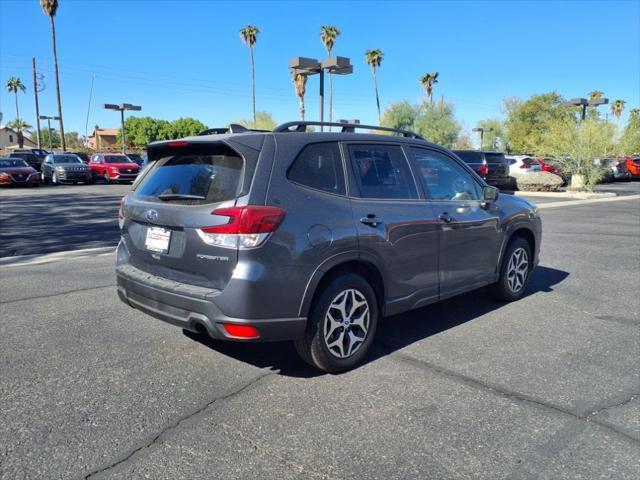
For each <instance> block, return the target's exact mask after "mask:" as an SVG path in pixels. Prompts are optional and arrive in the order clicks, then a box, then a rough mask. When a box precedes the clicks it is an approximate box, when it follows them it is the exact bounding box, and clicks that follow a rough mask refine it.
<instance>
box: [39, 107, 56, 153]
mask: <svg viewBox="0 0 640 480" xmlns="http://www.w3.org/2000/svg"><path fill="white" fill-rule="evenodd" d="M38 118H39V119H40V120H46V121H47V128H48V130H49V150H50V151H51V152H53V146H52V145H53V144H52V143H51V142H52V138H53V135H52V134H51V120H60V117H49V116H47V115H40V116H39V117H38Z"/></svg>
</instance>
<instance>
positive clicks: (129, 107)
mask: <svg viewBox="0 0 640 480" xmlns="http://www.w3.org/2000/svg"><path fill="white" fill-rule="evenodd" d="M104 108H106V109H107V110H117V111H119V112H120V125H121V127H122V153H124V151H125V132H124V111H125V110H133V111H136V112H139V111H140V110H142V107H141V106H140V105H131V104H130V103H120V104H115V103H105V104H104Z"/></svg>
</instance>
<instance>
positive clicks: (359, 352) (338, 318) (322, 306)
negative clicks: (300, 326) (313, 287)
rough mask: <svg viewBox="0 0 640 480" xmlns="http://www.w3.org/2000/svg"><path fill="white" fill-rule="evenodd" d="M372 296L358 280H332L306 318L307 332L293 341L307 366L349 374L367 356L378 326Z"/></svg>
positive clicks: (349, 276) (349, 277) (355, 277)
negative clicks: (307, 319) (307, 318)
mask: <svg viewBox="0 0 640 480" xmlns="http://www.w3.org/2000/svg"><path fill="white" fill-rule="evenodd" d="M378 316H379V312H378V303H377V299H376V295H375V292H374V291H373V289H372V288H371V286H370V285H369V283H367V281H366V280H365V279H363V278H362V277H361V276H359V275H356V274H353V273H349V274H343V275H340V276H337V277H335V278H334V279H333V280H332V281H331V282H330V283H329V284H328V285H326V287H325V288H324V290H323V291H322V292H321V293H320V295H319V297H318V298H317V300H316V301H315V302H314V305H313V307H312V308H311V312H310V315H309V321H308V324H307V331H306V332H305V335H304V337H303V338H301V339H299V340H296V342H295V346H296V350H297V351H298V354H299V355H300V356H301V357H302V359H303V360H305V361H306V362H307V363H309V364H311V365H312V366H314V367H317V368H319V369H320V370H324V371H325V372H329V373H339V372H344V371H346V370H350V369H352V368H354V367H355V366H356V365H358V364H359V363H360V362H361V361H362V359H363V358H364V357H365V355H366V354H367V351H368V350H369V347H370V346H371V343H372V342H373V337H374V336H375V333H376V327H377V324H378Z"/></svg>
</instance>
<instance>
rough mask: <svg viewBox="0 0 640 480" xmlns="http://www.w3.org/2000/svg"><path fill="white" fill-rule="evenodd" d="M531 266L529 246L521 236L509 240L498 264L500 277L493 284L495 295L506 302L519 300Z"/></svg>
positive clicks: (524, 288) (527, 282)
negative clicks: (500, 263)
mask: <svg viewBox="0 0 640 480" xmlns="http://www.w3.org/2000/svg"><path fill="white" fill-rule="evenodd" d="M532 267H533V256H532V254H531V247H530V246H529V242H527V241H526V240H525V239H524V238H522V237H514V238H512V239H511V241H510V242H509V245H508V246H507V250H506V251H505V253H504V257H503V258H502V265H501V266H500V279H499V280H498V281H497V282H496V283H495V284H494V285H493V293H494V295H495V296H496V297H498V298H499V299H501V300H505V301H507V302H513V301H515V300H519V299H520V298H522V296H523V295H524V292H525V290H526V289H527V285H528V284H529V276H530V274H531V269H532Z"/></svg>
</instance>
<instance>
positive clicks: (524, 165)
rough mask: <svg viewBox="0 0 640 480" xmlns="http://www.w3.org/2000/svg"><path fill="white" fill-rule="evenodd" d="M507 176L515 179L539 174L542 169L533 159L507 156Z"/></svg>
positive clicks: (527, 156) (526, 156)
mask: <svg viewBox="0 0 640 480" xmlns="http://www.w3.org/2000/svg"><path fill="white" fill-rule="evenodd" d="M507 160H508V161H509V176H510V177H516V176H518V175H526V174H528V173H533V172H541V171H542V167H541V166H540V164H539V163H538V161H537V160H536V159H535V158H532V157H530V156H529V155H513V156H508V157H507Z"/></svg>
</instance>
